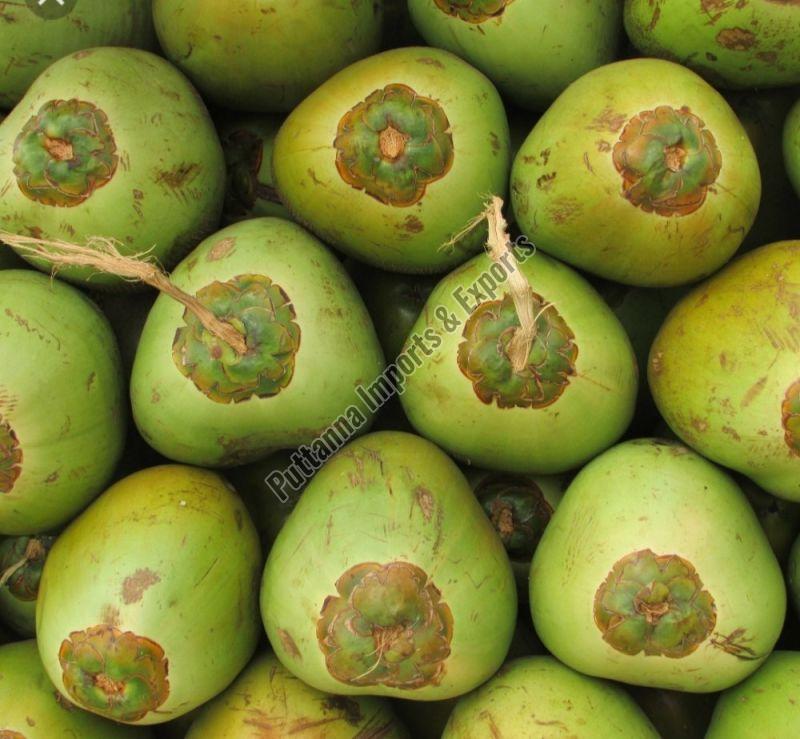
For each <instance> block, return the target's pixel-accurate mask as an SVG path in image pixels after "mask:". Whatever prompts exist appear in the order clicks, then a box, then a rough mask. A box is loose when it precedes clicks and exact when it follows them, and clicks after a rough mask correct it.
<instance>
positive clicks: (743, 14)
mask: <svg viewBox="0 0 800 739" xmlns="http://www.w3.org/2000/svg"><path fill="white" fill-rule="evenodd" d="M799 27H800V4H798V3H797V2H795V0H749V2H746V3H738V2H737V3H719V2H713V1H712V2H707V1H705V0H704V1H703V2H699V1H698V0H662V1H661V2H659V3H658V4H656V5H654V4H653V3H652V2H650V0H626V2H625V30H626V31H627V33H628V36H629V38H630V40H631V41H632V42H633V44H634V46H636V48H637V49H639V51H641V52H642V53H643V54H644V55H645V56H657V57H662V58H665V59H670V60H671V61H675V62H679V63H681V64H685V65H686V66H687V67H690V68H691V69H694V70H695V71H696V72H697V73H698V74H701V75H703V76H704V77H705V78H706V79H707V80H708V81H709V82H711V83H713V85H714V86H715V87H728V88H734V89H736V88H766V87H785V86H788V85H796V84H798V83H800V37H798V34H797V29H798V28H799Z"/></svg>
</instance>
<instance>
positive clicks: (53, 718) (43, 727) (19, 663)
mask: <svg viewBox="0 0 800 739" xmlns="http://www.w3.org/2000/svg"><path fill="white" fill-rule="evenodd" d="M0 737H3V739H152V737H153V734H152V732H151V730H150V729H148V728H144V727H132V726H121V725H120V724H115V723H112V722H111V721H106V720H105V719H102V718H99V717H97V716H93V715H92V714H90V713H87V712H86V711H80V710H78V709H77V708H74V707H73V706H72V705H71V704H69V703H67V702H66V701H63V700H61V698H60V696H59V693H58V691H57V690H56V689H55V688H54V687H53V685H52V683H51V682H50V678H48V677H47V675H46V673H45V671H44V669H43V668H42V663H41V661H40V660H39V653H38V652H37V650H36V642H35V641H33V640H31V641H23V642H17V643H15V644H6V645H5V646H2V647H0Z"/></svg>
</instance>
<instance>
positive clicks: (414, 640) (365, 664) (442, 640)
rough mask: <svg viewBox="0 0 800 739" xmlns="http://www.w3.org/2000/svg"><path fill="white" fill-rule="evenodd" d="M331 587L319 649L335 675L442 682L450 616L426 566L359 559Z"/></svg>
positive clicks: (382, 681) (371, 681)
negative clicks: (424, 567) (360, 560)
mask: <svg viewBox="0 0 800 739" xmlns="http://www.w3.org/2000/svg"><path fill="white" fill-rule="evenodd" d="M336 591H337V595H330V596H328V597H327V598H326V599H325V602H324V604H323V606H322V609H321V612H320V617H319V620H318V621H317V640H318V643H319V647H320V650H321V651H322V653H323V654H324V655H325V664H326V667H327V669H328V672H329V673H330V674H331V675H332V676H333V677H334V678H335V679H337V680H339V681H340V682H343V683H346V684H348V685H355V686H369V685H385V686H387V687H394V688H403V689H415V688H421V687H424V686H426V685H438V684H439V683H440V682H441V680H442V677H443V676H444V672H445V663H446V660H447V658H448V657H449V655H450V643H451V641H452V639H453V615H452V613H451V611H450V608H449V606H448V605H447V604H446V603H444V602H443V601H442V596H441V592H440V591H439V589H438V588H437V587H436V586H435V585H434V583H433V582H432V581H431V580H430V579H429V577H428V575H427V574H426V573H425V572H424V570H422V569H421V568H420V567H417V566H416V565H412V564H410V563H408V562H389V563H387V564H384V565H381V564H378V563H376V562H364V563H362V564H358V565H354V566H353V567H351V568H350V569H348V570H347V571H346V572H345V573H344V574H343V575H342V576H341V577H340V578H339V579H338V580H337V581H336ZM398 603H402V608H398V607H397V604H398Z"/></svg>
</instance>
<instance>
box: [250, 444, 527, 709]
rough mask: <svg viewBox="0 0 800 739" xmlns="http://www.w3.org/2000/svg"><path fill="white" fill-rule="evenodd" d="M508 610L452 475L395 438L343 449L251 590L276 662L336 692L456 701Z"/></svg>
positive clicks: (489, 547) (507, 573)
mask: <svg viewBox="0 0 800 739" xmlns="http://www.w3.org/2000/svg"><path fill="white" fill-rule="evenodd" d="M301 583H302V587H300V584H301ZM348 593H349V596H348ZM348 597H349V599H347V598H348ZM516 608H517V598H516V589H515V586H514V577H513V574H512V572H511V566H510V564H509V561H508V557H507V556H506V553H505V550H504V548H503V545H502V543H501V542H500V539H499V538H498V537H497V535H496V534H495V532H494V529H493V528H492V526H491V524H490V523H489V521H488V519H487V518H486V516H485V515H484V513H483V511H482V510H481V508H480V506H479V505H478V503H477V501H476V499H475V497H474V495H473V494H472V490H471V489H470V486H469V484H468V483H467V481H466V479H465V478H464V476H463V475H462V474H461V472H460V471H459V470H458V468H457V467H456V466H455V465H454V464H453V462H452V461H451V460H450V459H449V458H448V457H447V456H446V455H445V454H444V453H442V452H441V451H440V450H439V449H437V448H436V447H435V446H434V445H433V444H431V443H430V442H427V441H425V440H423V439H420V438H419V437H416V436H413V435H411V434H405V433H398V432H381V433H375V434H370V435H369V436H365V437H363V438H362V439H359V440H357V441H355V442H353V443H351V444H349V445H348V446H347V447H345V448H344V449H342V450H341V451H340V452H339V453H338V454H336V455H335V456H334V457H332V458H331V459H330V460H329V461H328V462H327V464H326V465H325V467H323V469H322V470H320V472H318V473H317V475H316V476H315V477H314V478H313V480H312V481H311V483H309V485H308V487H307V488H306V489H305V491H304V493H303V495H302V497H301V498H300V501H299V502H298V504H297V507H296V508H295V510H294V512H293V513H292V514H291V516H290V517H289V520H288V521H287V522H286V524H285V525H284V527H283V529H282V530H281V532H280V534H279V535H278V538H277V540H276V541H275V544H274V546H273V547H272V550H271V552H270V554H269V557H268V558H267V565H266V568H265V569H264V577H263V580H262V584H261V615H262V617H263V619H264V625H265V627H266V630H267V635H268V636H269V639H270V643H271V644H272V647H273V648H274V649H275V653H276V655H277V656H278V658H279V659H280V661H281V662H282V663H283V664H284V666H285V667H286V668H287V669H288V670H290V671H291V672H292V673H294V674H295V675H296V676H297V677H298V678H300V679H301V680H302V681H303V682H305V683H308V684H309V685H311V686H313V687H315V688H317V689H318V690H324V691H326V692H330V693H337V694H342V695H383V696H391V697H395V698H405V699H409V700H421V701H431V700H441V699H444V698H450V697H453V696H456V695H461V694H463V693H466V692H467V691H469V690H472V689H473V688H475V687H477V686H478V685H480V684H481V683H482V682H484V681H485V680H486V679H487V678H488V677H489V676H491V675H492V673H493V672H494V671H495V670H496V669H497V668H498V667H499V666H500V664H501V662H502V661H503V659H504V657H505V655H506V652H507V651H508V647H509V644H510V642H511V637H512V635H513V631H514V623H515V620H516V614H517V610H516ZM359 609H360V610H359ZM351 612H352V613H351ZM359 614H360V615H359ZM350 615H352V616H353V618H354V619H355V620H354V621H350V620H349V616H350ZM331 616H334V617H335V618H331ZM347 623H351V624H355V625H356V626H355V627H354V628H357V629H360V631H359V632H358V633H360V634H362V635H361V636H359V637H356V636H355V632H351V631H350V630H349V627H348V626H347ZM387 653H388V654H387Z"/></svg>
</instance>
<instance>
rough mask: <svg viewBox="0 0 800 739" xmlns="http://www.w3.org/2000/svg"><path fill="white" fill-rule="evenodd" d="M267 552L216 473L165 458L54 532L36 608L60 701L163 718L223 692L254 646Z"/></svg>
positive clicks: (125, 718)
mask: <svg viewBox="0 0 800 739" xmlns="http://www.w3.org/2000/svg"><path fill="white" fill-rule="evenodd" d="M260 561H261V551H260V546H259V542H258V534H257V533H256V530H255V527H254V526H253V523H252V521H251V520H250V516H249V514H248V513H247V509H246V508H245V507H244V504H243V503H242V501H241V500H240V499H239V498H238V497H237V496H236V495H235V493H234V492H232V489H231V488H230V487H229V486H228V485H227V484H226V483H225V482H224V481H223V480H222V478H221V477H219V476H218V475H216V474H214V473H211V472H207V471H204V470H199V469H193V468H190V467H181V466H178V465H168V466H163V467H154V468H151V469H149V470H144V471H142V472H138V473H136V474H134V475H131V476H130V477H127V478H126V479H124V480H122V481H121V482H118V483H117V484H116V485H114V486H113V487H111V488H109V490H107V491H106V492H105V493H104V494H103V495H102V496H101V497H100V498H99V499H98V500H97V501H96V502H95V503H94V504H93V505H92V506H91V507H90V508H89V509H87V510H86V511H85V512H84V513H83V514H82V515H81V516H80V517H79V518H77V519H76V520H75V521H74V522H73V523H72V524H71V525H70V526H69V527H68V528H67V529H66V530H65V531H64V532H63V533H62V534H61V536H60V537H59V538H58V540H57V541H56V543H55V544H54V545H53V548H52V549H51V550H50V556H49V557H48V558H47V561H46V563H45V567H44V572H43V573H42V580H41V584H40V588H39V602H38V607H37V612H36V627H37V639H38V644H39V652H40V655H41V658H42V662H43V663H44V667H45V670H46V671H47V674H48V675H49V676H50V679H51V680H52V681H53V684H54V685H55V686H56V687H57V688H58V690H59V691H60V693H61V695H62V696H63V697H64V699H66V700H68V701H69V702H70V703H74V704H75V705H77V706H79V707H81V708H83V709H85V710H88V711H91V712H93V713H97V714H99V715H101V716H104V717H106V718H110V719H113V720H115V721H119V722H122V723H129V724H158V723H164V722H166V721H169V720H171V719H174V718H177V717H178V716H182V715H183V714H185V713H188V712H189V711H190V710H192V709H193V708H195V707H197V706H199V705H201V704H202V703H205V702H206V701H208V700H209V699H211V698H213V697H214V696H215V695H217V694H218V693H220V692H221V691H222V690H224V689H225V688H226V687H227V686H228V685H229V684H230V682H231V681H232V680H233V679H234V678H235V677H236V675H237V674H238V673H239V672H240V670H241V669H242V668H243V667H244V666H245V665H246V664H247V662H248V661H249V660H250V658H251V657H252V655H253V652H254V651H255V648H256V644H257V642H258V635H259V631H260V629H259V624H258V604H257V593H258V576H259V567H260Z"/></svg>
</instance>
